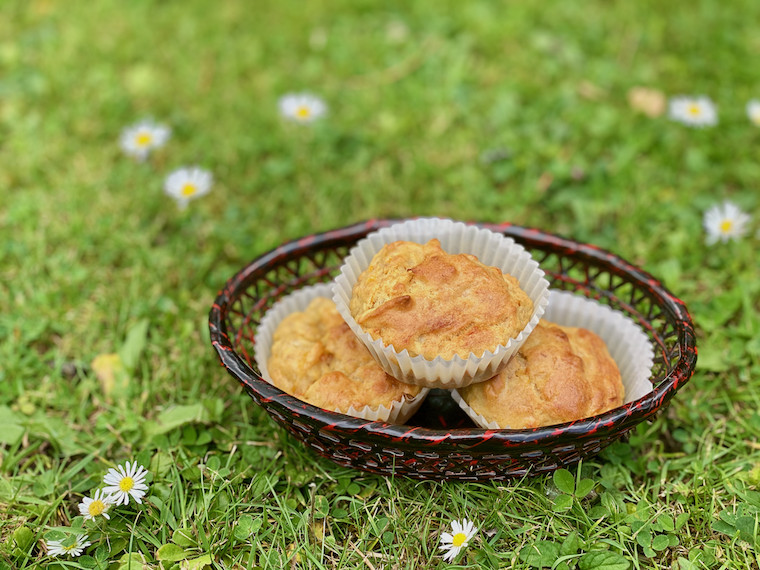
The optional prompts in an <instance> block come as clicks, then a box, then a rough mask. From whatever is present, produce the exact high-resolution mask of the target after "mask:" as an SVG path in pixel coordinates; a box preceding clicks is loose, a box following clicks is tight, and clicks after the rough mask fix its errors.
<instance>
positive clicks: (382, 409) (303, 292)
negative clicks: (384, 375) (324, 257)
mask: <svg viewBox="0 0 760 570" xmlns="http://www.w3.org/2000/svg"><path fill="white" fill-rule="evenodd" d="M316 297H326V298H328V299H329V298H331V297H332V285H331V284H330V283H322V284H320V285H311V286H308V287H304V288H303V289H299V290H298V291H295V292H294V293H291V294H290V295H288V296H286V297H283V298H282V299H280V300H279V301H277V302H276V303H275V304H274V305H273V306H272V308H271V309H269V310H268V311H267V312H266V314H265V315H264V317H263V318H262V319H261V323H260V324H259V326H258V329H257V331H256V337H255V346H254V358H255V359H256V362H257V363H258V365H259V369H260V370H261V376H262V377H263V378H264V379H265V380H266V381H267V382H269V383H270V384H273V382H272V378H271V376H270V375H269V370H268V369H267V361H268V359H269V354H270V352H271V350H272V338H273V336H274V331H275V330H276V329H277V326H278V325H279V324H280V323H281V322H282V320H283V319H284V318H285V317H287V316H288V315H289V314H291V313H295V312H298V311H303V310H305V309H306V308H307V307H308V306H309V303H311V301H312V300H313V299H315V298H316ZM428 392H429V390H426V389H424V388H423V389H422V390H420V392H419V394H417V396H415V397H414V398H405V399H403V400H400V401H393V402H391V405H390V407H386V406H383V405H380V406H378V407H377V408H375V409H373V408H371V407H370V406H364V407H363V408H361V409H358V410H357V409H355V408H354V407H353V406H351V407H350V408H349V409H348V410H338V409H336V410H333V411H335V412H340V413H342V414H346V415H349V416H353V417H355V418H362V419H365V420H370V421H379V422H388V423H392V424H403V423H404V422H406V421H407V420H408V419H409V418H410V417H412V415H414V412H416V411H417V409H418V408H419V407H420V405H421V404H422V402H423V401H424V400H425V397H426V396H427V394H428Z"/></svg>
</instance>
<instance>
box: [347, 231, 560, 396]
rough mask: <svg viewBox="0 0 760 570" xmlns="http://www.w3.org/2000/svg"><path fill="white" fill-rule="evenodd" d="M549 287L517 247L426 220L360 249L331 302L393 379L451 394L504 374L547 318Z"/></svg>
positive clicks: (373, 236)
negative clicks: (541, 320) (509, 364)
mask: <svg viewBox="0 0 760 570" xmlns="http://www.w3.org/2000/svg"><path fill="white" fill-rule="evenodd" d="M381 252H382V253H381ZM505 275H506V276H505ZM360 281H361V283H360ZM548 287H549V284H548V282H547V281H546V279H544V272H543V271H542V270H541V269H540V268H539V267H538V263H537V262H536V261H535V260H533V259H532V258H531V256H530V254H529V253H528V252H527V251H526V250H525V248H523V247H522V246H521V245H519V244H517V243H515V241H514V240H513V239H511V238H508V237H506V236H504V235H503V234H500V233H497V232H492V231H490V230H488V229H485V228H480V227H478V226H473V225H466V224H464V223H462V222H454V221H453V220H445V219H439V218H420V219H415V220H408V221H406V222H403V223H398V224H393V225H391V226H389V227H386V228H383V229H381V230H379V231H377V232H372V233H370V234H368V235H367V237H366V238H364V239H362V240H360V241H359V242H358V243H357V245H356V246H355V247H354V248H352V250H351V252H350V254H349V256H348V257H347V258H346V259H345V260H344V264H343V266H342V267H341V272H340V274H339V275H338V276H337V277H336V279H335V285H334V295H333V300H334V301H335V303H336V305H337V307H338V310H339V311H340V313H341V315H342V316H343V318H344V320H345V321H346V322H347V323H348V325H349V326H350V327H351V329H352V330H353V331H354V333H355V334H356V335H357V337H358V338H359V339H360V340H361V341H362V342H363V343H364V344H365V345H366V346H367V348H368V349H369V350H370V352H371V353H372V355H373V356H374V357H375V359H376V360H377V361H378V362H379V363H380V364H381V365H382V367H383V369H384V370H385V371H386V372H388V373H389V374H390V375H391V376H393V377H394V378H398V379H399V380H401V381H403V382H408V383H410V384H418V385H421V386H425V387H430V388H432V387H437V388H446V389H451V388H456V387H458V386H466V385H468V384H470V383H473V382H481V381H483V380H487V379H488V378H491V377H492V376H494V375H495V374H497V373H498V372H499V371H500V370H501V369H502V368H503V367H504V366H505V365H506V362H507V361H508V360H509V358H510V357H511V356H512V354H514V352H515V351H516V350H517V348H518V347H519V345H520V344H521V343H522V342H523V341H524V340H525V339H526V338H527V336H528V335H529V334H530V331H531V330H533V327H534V326H535V325H536V324H537V323H538V320H539V318H540V317H541V315H542V314H543V312H544V309H545V307H546V302H547V299H548ZM357 319H358V320H357ZM359 321H361V322H359Z"/></svg>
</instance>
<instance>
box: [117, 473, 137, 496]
mask: <svg viewBox="0 0 760 570" xmlns="http://www.w3.org/2000/svg"><path fill="white" fill-rule="evenodd" d="M134 486H135V480H134V479H132V477H124V478H123V479H122V480H121V481H119V489H121V490H122V491H124V492H125V493H128V492H129V491H131V490H132V487H134Z"/></svg>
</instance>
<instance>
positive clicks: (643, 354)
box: [451, 290, 654, 429]
mask: <svg viewBox="0 0 760 570" xmlns="http://www.w3.org/2000/svg"><path fill="white" fill-rule="evenodd" d="M544 319H546V320H547V321H551V322H553V323H556V324H558V325H562V326H567V327H580V328H584V329H588V330H590V331H591V332H593V333H596V334H597V335H598V336H599V337H600V338H601V339H602V340H603V341H604V343H605V344H606V345H607V350H608V351H609V353H610V356H612V359H613V360H614V361H615V364H617V367H618V369H619V370H620V376H621V377H622V380H623V387H624V388H625V396H624V400H623V403H625V404H627V403H629V402H633V401H635V400H638V399H639V398H641V397H643V396H645V395H646V394H648V393H649V392H651V391H652V389H653V386H652V381H651V380H650V378H651V376H652V365H653V363H654V349H653V348H652V344H651V342H650V341H649V338H648V337H647V335H646V334H645V333H644V331H643V330H641V328H640V327H639V326H638V325H637V324H636V323H634V322H633V320H631V319H630V318H628V317H627V316H625V315H624V314H623V313H621V312H619V311H616V310H614V309H612V308H610V307H608V306H607V305H602V304H601V303H598V302H596V301H594V300H591V299H587V298H586V297H582V296H580V295H575V294H573V293H569V292H567V291H558V290H552V291H551V293H550V295H549V304H548V305H547V307H546V312H545V313H544ZM451 396H452V397H453V398H454V400H456V402H457V403H458V404H459V407H460V408H462V409H463V410H464V411H465V412H466V413H467V415H468V416H470V417H471V418H472V420H473V421H474V422H475V423H476V424H478V425H479V426H480V427H482V428H486V429H509V426H499V424H497V423H496V422H494V421H488V420H487V419H486V418H484V417H483V416H482V415H480V414H478V413H477V412H475V410H473V409H472V408H471V407H470V406H469V405H468V404H467V402H465V401H464V399H463V398H462V396H461V395H460V394H459V392H457V391H456V390H454V391H453V392H452V393H451Z"/></svg>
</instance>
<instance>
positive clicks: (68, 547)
mask: <svg viewBox="0 0 760 570" xmlns="http://www.w3.org/2000/svg"><path fill="white" fill-rule="evenodd" d="M76 547H77V543H76V542H75V543H74V544H70V545H69V546H64V547H63V549H64V550H65V551H66V552H68V551H69V550H74V549H75V548H76Z"/></svg>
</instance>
